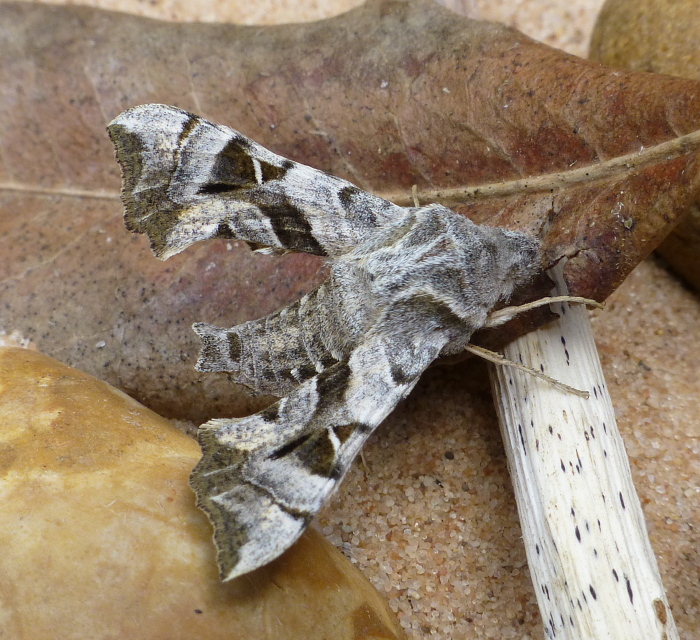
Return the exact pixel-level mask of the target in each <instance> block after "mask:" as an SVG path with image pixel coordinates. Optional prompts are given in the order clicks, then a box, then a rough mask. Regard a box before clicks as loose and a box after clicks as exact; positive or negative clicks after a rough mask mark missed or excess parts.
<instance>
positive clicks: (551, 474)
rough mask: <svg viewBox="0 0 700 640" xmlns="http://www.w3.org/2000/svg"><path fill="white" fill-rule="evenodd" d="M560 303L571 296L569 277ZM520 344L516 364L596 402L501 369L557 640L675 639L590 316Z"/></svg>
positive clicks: (543, 596)
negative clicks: (545, 375)
mask: <svg viewBox="0 0 700 640" xmlns="http://www.w3.org/2000/svg"><path fill="white" fill-rule="evenodd" d="M553 275H554V276H555V278H557V280H558V283H557V287H556V289H555V292H554V293H552V295H563V294H566V293H567V291H566V290H565V286H564V285H563V280H562V278H561V272H560V271H559V272H556V270H555V273H554V274H553ZM552 308H553V310H554V311H555V312H557V313H558V314H559V315H560V319H559V320H557V321H555V322H552V323H550V324H549V325H547V326H546V327H543V328H541V329H539V330H537V331H534V332H531V333H529V334H527V335H526V336H524V337H522V338H519V339H518V340H515V341H514V342H512V343H511V344H510V345H508V347H507V348H506V349H505V351H504V353H505V356H506V357H507V358H509V359H511V360H514V361H516V362H522V363H525V364H528V365H530V366H532V367H534V368H535V369H540V370H541V371H543V372H544V373H546V374H547V375H549V376H551V377H553V378H556V379H557V380H560V381H562V382H564V383H566V384H569V385H571V386H573V387H576V388H578V389H584V390H587V391H589V392H590V397H589V399H584V398H580V397H578V396H576V395H574V394H571V393H567V392H566V391H562V390H560V389H558V388H556V387H554V386H552V385H551V384H548V383H547V382H545V381H541V380H539V379H537V378H535V377H534V376H532V375H528V374H527V373H523V372H521V371H517V370H514V369H513V368H512V367H507V366H495V365H489V370H490V374H491V384H492V388H493V391H494V399H495V402H496V406H497V410H498V414H499V420H500V424H501V432H502V435H503V440H504V443H505V447H506V453H507V457H508V466H509V469H510V473H511V477H512V480H513V485H514V488H515V496H516V500H517V504H518V512H519V515H520V521H521V525H522V530H523V537H524V541H525V548H526V552H527V558H528V564H529V566H530V573H531V576H532V580H533V582H534V585H535V591H536V594H537V601H538V604H539V608H540V613H541V615H542V622H543V624H544V629H545V635H546V637H547V638H552V639H554V638H556V640H606V639H615V640H675V639H677V638H678V632H677V630H676V626H675V623H674V620H673V616H672V615H671V611H670V609H669V606H668V602H667V600H666V595H665V592H664V588H663V585H662V584H661V578H660V576H659V571H658V567H657V564H656V559H655V557H654V553H653V551H652V549H651V545H650V543H649V538H648V535H647V530H646V526H645V523H644V515H643V513H642V509H641V506H640V503H639V499H638V497H637V493H636V491H635V489H634V485H633V483H632V476H631V472H630V466H629V461H628V459H627V454H626V452H625V447H624V444H623V442H622V438H621V436H620V433H619V431H618V429H617V425H616V422H615V415H614V411H613V407H612V402H611V400H610V395H609V394H608V390H607V387H606V384H605V380H604V379H603V371H602V369H601V366H600V360H599V358H598V352H597V350H596V347H595V343H594V341H593V334H592V332H591V326H590V321H589V319H588V312H587V310H586V309H585V307H583V306H582V305H572V306H569V305H568V304H567V303H557V304H555V305H552Z"/></svg>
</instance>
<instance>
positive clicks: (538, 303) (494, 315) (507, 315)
mask: <svg viewBox="0 0 700 640" xmlns="http://www.w3.org/2000/svg"><path fill="white" fill-rule="evenodd" d="M555 302H568V303H570V304H585V305H586V306H587V307H595V308H596V309H602V308H603V307H604V305H603V304H601V303H600V302H598V301H597V300H591V299H590V298H580V297H578V296H554V297H551V298H540V299H539V300H534V301H533V302H528V303H527V304H521V305H518V306H515V307H505V308H504V309H499V310H498V311H492V312H491V313H490V314H489V315H488V318H486V322H485V323H484V327H485V328H493V327H500V326H501V325H502V324H505V323H506V322H508V321H509V320H512V319H513V318H515V316H517V315H520V314H521V313H525V311H530V309H536V308H537V307H543V306H545V305H547V304H553V303H555Z"/></svg>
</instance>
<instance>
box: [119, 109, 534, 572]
mask: <svg viewBox="0 0 700 640" xmlns="http://www.w3.org/2000/svg"><path fill="white" fill-rule="evenodd" d="M109 134H110V136H111V138H112V141H113V142H114V144H115V146H116V150H117V159H118V162H119V164H120V165H121V168H122V174H123V190H122V200H123V202H124V205H125V207H126V216H125V217H126V225H127V227H128V228H129V229H130V230H131V231H134V232H137V233H145V234H148V236H149V238H150V240H151V245H152V248H153V250H154V252H155V254H156V256H158V257H159V258H161V259H165V258H167V257H169V256H171V255H174V254H176V253H178V252H180V251H182V250H183V249H185V248H187V247H188V246H189V245H191V244H192V243H194V242H198V241H200V240H206V239H208V238H236V239H239V240H244V241H246V242H247V243H249V244H250V245H251V246H252V247H253V248H255V249H256V250H260V249H261V248H264V249H266V250H272V251H278V252H284V251H305V252H308V253H313V254H317V255H322V256H326V257H327V259H328V261H329V263H330V264H329V266H330V275H329V277H328V279H327V281H326V282H324V283H323V284H321V285H320V286H319V287H318V288H316V289H315V290H314V291H312V292H311V293H309V294H308V295H305V296H304V297H303V298H301V300H299V301H298V302H296V303H294V304H292V305H291V306H289V307H287V308H285V309H283V310H281V311H279V312H277V313H274V314H272V315H270V316H268V317H266V318H262V319H260V320H255V321H252V322H246V323H245V324H242V325H239V326H236V327H233V328H231V329H222V328H218V327H215V326H212V325H209V324H204V323H198V324H195V325H194V330H195V331H196V332H197V333H198V334H199V336H200V338H201V340H202V343H203V347H202V351H201V354H200V358H199V362H198V363H197V367H198V369H199V370H200V371H227V372H230V373H231V374H232V375H233V377H234V378H235V380H237V381H238V382H241V383H243V384H246V385H248V386H249V387H251V388H252V389H254V390H256V391H259V392H262V393H266V394H273V395H277V396H281V397H282V399H281V400H280V401H279V402H277V403H275V404H273V405H272V406H270V407H269V408H267V409H265V410H264V411H261V412H260V413H257V414H255V415H252V416H249V417H247V418H241V419H230V420H211V421H210V422H208V423H206V424H205V425H203V426H202V427H201V428H200V431H199V441H200V444H201V446H202V454H203V455H202V459H201V461H200V462H199V464H197V466H196V467H195V469H194V471H193V472H192V476H191V478H190V484H191V486H192V488H193V489H194V491H195V493H196V496H197V504H198V506H199V507H200V508H202V509H203V510H204V511H205V513H206V514H207V516H208V517H209V519H210V520H211V522H212V525H213V527H214V541H215V544H216V547H217V551H218V563H219V569H220V573H221V578H222V579H223V580H230V579H231V578H235V577H236V576H239V575H241V574H244V573H246V572H248V571H251V570H253V569H255V568H257V567H260V566H261V565H263V564H265V563H267V562H269V561H271V560H273V559H274V558H276V557H277V556H278V555H280V554H281V553H282V552H283V551H284V550H285V549H287V548H288V547H289V546H290V545H291V544H292V543H293V542H294V541H295V540H296V539H297V538H298V537H299V536H300V535H301V533H302V532H303V531H304V529H305V528H306V526H307V525H308V524H309V522H310V521H311V519H312V518H313V517H314V516H315V515H316V514H317V513H318V511H319V510H320V509H321V507H322V505H323V504H324V502H325V501H326V500H327V498H328V497H329V496H330V495H331V493H332V492H333V491H334V490H335V488H336V487H337V486H338V484H339V482H340V481H341V480H342V478H343V476H344V475H345V473H346V472H347V470H348V468H349V466H350V464H351V463H352V460H353V459H354V457H355V456H356V454H357V453H358V452H359V451H360V449H361V447H362V445H363V444H364V442H365V441H366V440H367V438H368V436H369V435H370V434H371V433H372V432H373V431H374V429H375V428H376V427H377V426H378V425H379V424H380V423H381V422H382V420H384V418H385V417H386V416H387V415H388V414H389V413H390V412H391V411H392V410H393V409H394V407H395V406H396V404H397V403H398V402H399V401H400V400H402V399H403V398H405V397H406V396H407V395H408V393H409V392H410V391H411V389H412V388H413V387H414V386H415V384H416V382H417V381H418V378H419V376H420V375H421V374H422V373H423V371H425V369H426V368H427V367H428V366H429V365H430V364H431V363H432V362H433V361H434V360H435V359H436V358H437V357H438V356H440V355H449V354H455V353H458V352H460V351H461V350H463V349H464V348H465V346H466V345H467V344H468V342H469V339H470V337H471V335H472V334H473V333H474V331H475V330H477V329H479V328H480V327H482V326H484V325H485V323H486V322H487V318H488V316H489V314H490V313H491V311H492V310H493V309H494V307H495V306H496V305H497V304H499V303H502V302H505V301H507V300H508V299H509V298H510V296H511V294H512V293H513V292H514V291H515V290H517V289H518V288H519V287H521V286H523V285H524V284H525V283H527V281H529V280H530V279H531V278H532V277H533V275H534V274H535V272H536V271H537V270H538V269H539V267H540V258H539V242H538V241H537V240H536V239H534V238H531V237H529V236H526V235H523V234H521V233H517V232H513V231H506V230H503V229H496V228H491V227H486V226H479V225H476V224H474V223H472V222H471V221H469V220H468V219H467V218H465V217H463V216H461V215H458V214H456V213H454V212H453V211H451V210H449V209H447V208H445V207H443V206H441V205H429V206H424V207H400V206H397V205H395V204H392V203H391V202H388V201H386V200H383V199H381V198H379V197H377V196H374V195H372V194H369V193H367V192H365V191H363V190H361V189H359V188H357V187H356V186H354V185H352V184H350V183H349V182H346V181H345V180H341V179H339V178H335V177H333V176H330V175H328V174H326V173H323V172H321V171H317V170H315V169H312V168H310V167H308V166H304V165H302V164H298V163H295V162H292V161H290V160H287V159H286V158H282V157H280V156H278V155H276V154H274V153H272V152H270V151H268V150H267V149H265V148H263V147H261V146H260V145H258V144H256V143H255V142H253V141H252V140H249V139H248V138H246V137H245V136H243V135H242V134H240V133H238V132H237V131H234V130H233V129H229V128H227V127H223V126H220V125H216V124H212V123H210V122H207V121H206V120H203V119H202V118H199V117H198V116H195V115H192V114H190V113H187V112H185V111H182V110H180V109H176V108H174V107H169V106H164V105H157V104H151V105H144V106H140V107H135V108H133V109H129V110H128V111H125V112H124V113H122V114H121V115H120V116H118V117H117V118H116V119H115V120H114V121H113V122H112V123H111V124H110V125H109Z"/></svg>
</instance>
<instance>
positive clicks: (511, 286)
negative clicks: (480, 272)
mask: <svg viewBox="0 0 700 640" xmlns="http://www.w3.org/2000/svg"><path fill="white" fill-rule="evenodd" d="M495 231H497V232H498V235H499V238H498V246H499V260H498V262H499V265H498V270H499V271H500V273H499V274H498V276H497V277H500V279H499V280H498V282H499V283H500V291H499V292H498V294H499V296H498V299H499V300H502V301H507V300H509V299H510V297H511V296H512V295H513V293H514V292H516V291H517V290H518V289H520V288H521V287H523V286H525V285H526V284H527V283H528V282H530V281H531V280H532V279H533V278H534V277H535V275H537V273H538V272H539V271H540V269H541V254H540V242H539V240H537V239H536V238H533V237H531V236H528V235H525V234H523V233H519V232H517V231H508V230H505V229H497V230H495Z"/></svg>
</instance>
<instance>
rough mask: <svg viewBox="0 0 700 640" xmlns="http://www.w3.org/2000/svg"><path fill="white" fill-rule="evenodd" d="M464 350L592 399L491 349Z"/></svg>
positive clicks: (574, 388) (473, 347)
mask: <svg viewBox="0 0 700 640" xmlns="http://www.w3.org/2000/svg"><path fill="white" fill-rule="evenodd" d="M561 297H566V296H561ZM569 302H570V301H569ZM524 306H525V305H524ZM464 350H465V351H468V352H469V353H473V354H474V355H475V356H479V357H480V358H483V359H484V360H488V361H489V362H493V363H494V364H498V365H501V366H506V367H513V368H515V369H520V371H525V372H526V373H529V374H531V375H533V376H535V377H536V378H540V380H545V381H546V382H549V384H551V385H554V386H555V387H557V388H558V389H561V390H562V391H567V392H568V393H573V394H574V395H577V396H579V397H581V398H585V399H586V400H588V398H589V397H590V394H589V393H588V391H582V390H581V389H576V387H570V386H569V385H568V384H564V383H563V382H560V381H559V380H555V379H554V378H550V377H549V376H548V375H546V374H544V373H542V372H541V371H537V369H533V368H532V367H528V366H527V365H524V364H520V363H519V362H513V361H512V360H508V358H506V357H505V356H503V355H501V354H500V353H496V352H495V351H490V350H489V349H484V348H483V347H477V346H476V345H474V344H468V345H467V346H466V347H464Z"/></svg>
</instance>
